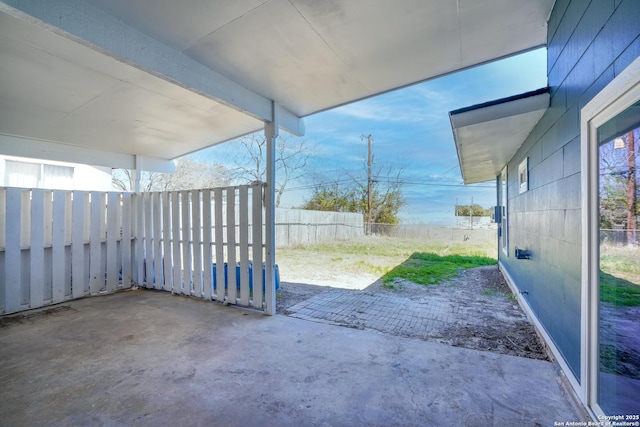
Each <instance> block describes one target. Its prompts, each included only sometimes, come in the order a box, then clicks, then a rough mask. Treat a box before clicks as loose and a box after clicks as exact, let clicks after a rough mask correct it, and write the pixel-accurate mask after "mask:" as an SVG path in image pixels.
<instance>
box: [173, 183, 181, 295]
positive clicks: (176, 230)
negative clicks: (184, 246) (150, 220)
mask: <svg viewBox="0 0 640 427" xmlns="http://www.w3.org/2000/svg"><path fill="white" fill-rule="evenodd" d="M180 224H181V221H180V193H178V192H177V191H174V192H172V193H171V240H173V242H172V244H173V248H172V249H173V287H172V288H171V292H173V293H176V294H179V293H181V292H182V283H181V275H182V265H183V263H182V258H181V252H180V245H181V243H180Z"/></svg>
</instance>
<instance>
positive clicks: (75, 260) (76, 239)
mask: <svg viewBox="0 0 640 427" xmlns="http://www.w3.org/2000/svg"><path fill="white" fill-rule="evenodd" d="M87 196H88V194H87V193H85V192H83V191H74V192H73V205H72V206H73V207H72V212H71V216H72V222H71V224H72V226H71V227H72V231H71V292H72V295H73V297H74V298H80V297H81V296H83V295H84V292H85V284H86V276H85V268H84V265H85V262H84V261H85V260H84V230H85V218H86V214H85V207H86V202H85V199H86V198H87Z"/></svg>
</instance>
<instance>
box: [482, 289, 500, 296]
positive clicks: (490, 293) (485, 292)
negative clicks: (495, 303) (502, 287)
mask: <svg viewBox="0 0 640 427" xmlns="http://www.w3.org/2000/svg"><path fill="white" fill-rule="evenodd" d="M495 294H497V292H496V291H494V290H493V289H485V290H484V291H482V295H486V296H488V297H489V296H492V295H495Z"/></svg>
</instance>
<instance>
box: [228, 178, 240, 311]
mask: <svg viewBox="0 0 640 427" xmlns="http://www.w3.org/2000/svg"><path fill="white" fill-rule="evenodd" d="M235 196H236V190H235V188H233V187H230V188H227V264H228V266H229V267H228V273H227V276H228V278H227V281H228V283H229V285H228V287H227V294H228V298H229V302H231V303H232V304H237V303H238V301H237V299H236V298H237V295H236V294H237V289H236V221H235V219H236V197H235Z"/></svg>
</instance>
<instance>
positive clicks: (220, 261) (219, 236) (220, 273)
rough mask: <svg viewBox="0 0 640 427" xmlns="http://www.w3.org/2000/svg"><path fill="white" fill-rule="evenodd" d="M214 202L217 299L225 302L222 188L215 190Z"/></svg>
mask: <svg viewBox="0 0 640 427" xmlns="http://www.w3.org/2000/svg"><path fill="white" fill-rule="evenodd" d="M213 200H214V205H213V208H214V224H215V225H214V230H213V231H214V235H215V237H214V244H215V248H216V249H215V254H216V259H215V261H216V262H215V264H216V278H215V283H216V290H215V291H216V299H217V300H218V301H224V297H225V290H224V233H223V230H222V224H223V222H222V188H215V189H214V190H213Z"/></svg>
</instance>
